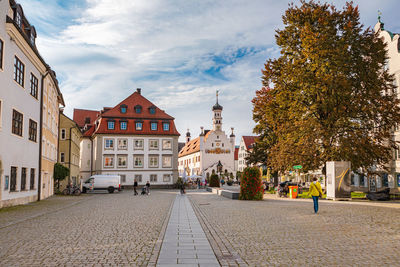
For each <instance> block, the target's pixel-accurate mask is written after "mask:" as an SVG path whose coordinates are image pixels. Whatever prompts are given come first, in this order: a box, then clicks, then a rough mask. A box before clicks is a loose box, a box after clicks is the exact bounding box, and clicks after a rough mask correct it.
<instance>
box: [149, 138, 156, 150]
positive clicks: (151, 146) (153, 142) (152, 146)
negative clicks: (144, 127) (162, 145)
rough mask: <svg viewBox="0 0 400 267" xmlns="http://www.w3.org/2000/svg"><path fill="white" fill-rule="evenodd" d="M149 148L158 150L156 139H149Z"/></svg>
mask: <svg viewBox="0 0 400 267" xmlns="http://www.w3.org/2000/svg"><path fill="white" fill-rule="evenodd" d="M149 149H150V150H158V140H149Z"/></svg>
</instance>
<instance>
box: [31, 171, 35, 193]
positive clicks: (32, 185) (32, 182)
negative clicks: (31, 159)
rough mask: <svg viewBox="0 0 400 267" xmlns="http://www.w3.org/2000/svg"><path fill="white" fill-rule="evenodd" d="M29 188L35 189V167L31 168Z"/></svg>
mask: <svg viewBox="0 0 400 267" xmlns="http://www.w3.org/2000/svg"><path fill="white" fill-rule="evenodd" d="M30 189H31V190H33V189H35V169H33V168H32V169H31V180H30Z"/></svg>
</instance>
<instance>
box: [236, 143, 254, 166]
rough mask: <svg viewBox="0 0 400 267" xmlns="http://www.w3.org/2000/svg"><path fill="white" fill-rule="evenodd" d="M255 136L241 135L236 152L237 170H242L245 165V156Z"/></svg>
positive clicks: (249, 150)
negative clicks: (237, 151)
mask: <svg viewBox="0 0 400 267" xmlns="http://www.w3.org/2000/svg"><path fill="white" fill-rule="evenodd" d="M255 140H256V136H242V138H241V139H240V145H239V153H238V171H240V172H242V171H243V170H244V169H245V168H246V167H247V163H246V157H247V156H248V155H249V153H250V152H251V149H252V147H253V145H254V143H255Z"/></svg>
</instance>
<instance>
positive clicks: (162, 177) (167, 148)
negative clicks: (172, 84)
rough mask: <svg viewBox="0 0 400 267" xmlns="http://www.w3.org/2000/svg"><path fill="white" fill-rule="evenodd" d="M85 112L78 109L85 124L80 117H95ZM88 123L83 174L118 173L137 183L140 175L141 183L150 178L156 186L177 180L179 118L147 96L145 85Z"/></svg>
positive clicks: (123, 180) (83, 143)
mask: <svg viewBox="0 0 400 267" xmlns="http://www.w3.org/2000/svg"><path fill="white" fill-rule="evenodd" d="M79 113H81V114H79ZM82 114H83V115H82ZM84 114H85V110H75V111H74V120H75V117H77V119H76V120H75V121H76V122H77V123H78V125H79V126H81V125H82V123H80V120H79V117H81V118H84V120H85V121H89V120H88V118H90V116H87V117H85V115H84ZM89 115H90V114H89ZM92 121H93V120H92ZM84 127H85V126H84ZM86 128H88V129H87V130H86V131H85V133H84V136H83V138H82V141H81V152H80V153H81V154H80V156H81V158H80V168H81V178H82V179H84V180H86V179H87V178H89V177H90V176H91V175H93V174H113V175H116V174H117V175H120V176H121V184H122V186H132V185H133V183H134V180H137V182H138V183H139V185H140V184H145V183H146V182H147V181H149V182H150V184H151V185H152V187H153V186H156V187H170V186H172V185H173V184H174V183H175V182H176V180H177V178H178V166H177V162H178V157H177V156H178V138H179V133H178V132H177V130H176V128H175V125H174V118H173V117H171V116H169V115H168V114H166V113H165V112H164V111H162V110H160V109H159V108H157V107H156V106H155V105H153V104H152V103H151V102H150V101H148V100H147V99H146V98H144V97H143V96H142V95H141V90H140V89H138V91H137V92H135V93H134V94H132V95H131V96H130V97H128V98H127V99H125V100H124V101H122V102H121V103H120V104H118V105H117V106H116V107H114V108H112V109H105V110H104V111H103V112H101V113H100V114H99V115H98V117H97V118H96V119H95V120H94V121H93V125H91V126H88V125H86Z"/></svg>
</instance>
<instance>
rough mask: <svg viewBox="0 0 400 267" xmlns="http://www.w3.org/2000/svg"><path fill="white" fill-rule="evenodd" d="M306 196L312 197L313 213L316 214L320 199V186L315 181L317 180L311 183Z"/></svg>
mask: <svg viewBox="0 0 400 267" xmlns="http://www.w3.org/2000/svg"><path fill="white" fill-rule="evenodd" d="M308 195H311V196H312V199H313V202H314V212H315V213H317V212H318V198H319V197H320V196H321V197H322V188H321V184H320V183H319V182H318V181H317V178H314V179H313V182H312V183H311V185H310V190H309V191H308Z"/></svg>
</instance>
